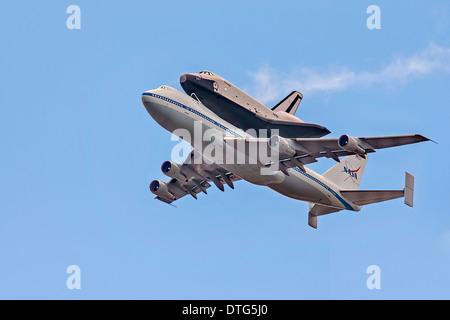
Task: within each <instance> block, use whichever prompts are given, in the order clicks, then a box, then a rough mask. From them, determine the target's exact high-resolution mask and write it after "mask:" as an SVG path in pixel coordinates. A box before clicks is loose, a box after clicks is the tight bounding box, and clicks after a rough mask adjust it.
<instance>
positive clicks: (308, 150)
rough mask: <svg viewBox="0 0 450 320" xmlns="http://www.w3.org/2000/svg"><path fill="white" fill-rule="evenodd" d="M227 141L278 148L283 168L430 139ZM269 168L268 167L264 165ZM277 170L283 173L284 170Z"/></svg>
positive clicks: (337, 159) (275, 137)
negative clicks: (266, 144) (265, 143)
mask: <svg viewBox="0 0 450 320" xmlns="http://www.w3.org/2000/svg"><path fill="white" fill-rule="evenodd" d="M225 139H226V140H242V139H243V140H245V141H246V142H248V143H252V142H253V143H255V142H259V143H261V142H264V140H265V141H267V143H268V144H269V145H270V146H271V148H272V149H273V148H278V149H277V150H278V153H279V159H280V162H281V163H282V164H284V165H285V166H286V167H295V166H298V167H300V168H301V169H304V168H303V165H305V164H309V163H312V162H316V161H317V160H316V159H317V158H320V157H326V158H332V159H334V160H336V161H337V162H339V161H340V160H339V157H342V156H348V155H352V154H358V155H360V156H361V157H364V155H365V154H367V153H371V152H375V150H376V149H383V148H389V147H396V146H401V145H406V144H411V143H417V142H422V141H429V140H430V139H428V138H426V137H424V136H422V135H420V134H411V135H401V136H384V137H361V138H354V137H351V136H348V135H343V136H341V137H340V138H283V137H280V136H276V135H275V136H272V137H271V138H270V139H267V138H228V137H227V138H225ZM267 165H269V164H267ZM280 170H282V171H285V170H284V169H283V167H281V168H280Z"/></svg>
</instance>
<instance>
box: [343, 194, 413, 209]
mask: <svg viewBox="0 0 450 320" xmlns="http://www.w3.org/2000/svg"><path fill="white" fill-rule="evenodd" d="M341 194H342V195H343V196H344V197H345V198H346V199H348V200H350V201H351V202H353V203H354V204H356V205H358V206H363V205H366V204H370V203H376V202H382V201H386V200H391V199H397V198H401V197H403V195H404V191H403V190H344V191H341Z"/></svg>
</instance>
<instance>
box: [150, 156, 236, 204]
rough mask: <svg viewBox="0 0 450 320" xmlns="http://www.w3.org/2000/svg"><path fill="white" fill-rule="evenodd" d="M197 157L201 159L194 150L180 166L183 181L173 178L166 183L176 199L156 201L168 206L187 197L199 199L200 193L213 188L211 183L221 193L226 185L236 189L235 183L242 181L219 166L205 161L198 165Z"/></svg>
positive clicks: (157, 197) (164, 198)
mask: <svg viewBox="0 0 450 320" xmlns="http://www.w3.org/2000/svg"><path fill="white" fill-rule="evenodd" d="M195 157H201V155H200V154H199V153H198V152H196V151H195V150H192V151H191V153H190V154H189V155H188V157H187V158H186V160H185V161H184V163H183V164H182V165H181V166H180V172H181V174H182V175H183V179H177V178H172V179H171V180H170V181H169V182H166V185H167V189H168V192H169V193H170V194H171V195H173V197H174V199H168V198H166V197H163V196H158V195H157V196H156V197H155V199H158V200H160V201H162V202H165V203H168V204H170V203H172V202H174V201H175V200H178V199H180V198H182V197H184V196H185V195H191V196H192V197H194V198H195V199H197V194H198V193H200V192H203V193H205V194H207V191H206V190H207V189H208V188H209V187H211V184H210V183H209V182H212V183H213V184H215V185H216V186H217V188H219V189H220V190H221V191H225V188H224V184H227V185H228V186H229V187H230V188H232V189H234V184H233V182H235V181H238V180H241V178H240V177H238V176H237V175H234V174H233V173H231V172H228V171H227V170H225V169H223V168H222V167H220V166H219V165H217V164H206V163H205V161H203V160H202V161H201V164H196V163H195V161H194V159H195Z"/></svg>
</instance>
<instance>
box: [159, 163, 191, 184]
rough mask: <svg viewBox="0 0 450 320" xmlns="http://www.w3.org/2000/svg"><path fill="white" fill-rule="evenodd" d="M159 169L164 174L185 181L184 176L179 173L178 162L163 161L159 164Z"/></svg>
mask: <svg viewBox="0 0 450 320" xmlns="http://www.w3.org/2000/svg"><path fill="white" fill-rule="evenodd" d="M161 171H162V173H164V174H165V175H166V176H168V177H170V178H173V179H177V180H180V181H186V180H187V179H186V176H185V175H184V174H182V173H181V166H180V165H179V164H178V163H175V162H172V161H165V162H164V163H163V164H162V165H161Z"/></svg>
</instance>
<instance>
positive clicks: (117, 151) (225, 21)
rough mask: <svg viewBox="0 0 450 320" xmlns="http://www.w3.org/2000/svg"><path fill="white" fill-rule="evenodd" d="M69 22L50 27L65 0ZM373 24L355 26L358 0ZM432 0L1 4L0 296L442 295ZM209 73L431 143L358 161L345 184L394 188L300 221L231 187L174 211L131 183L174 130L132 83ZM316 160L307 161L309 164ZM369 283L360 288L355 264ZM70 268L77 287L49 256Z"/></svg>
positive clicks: (440, 157)
mask: <svg viewBox="0 0 450 320" xmlns="http://www.w3.org/2000/svg"><path fill="white" fill-rule="evenodd" d="M71 4H76V5H78V6H79V7H80V8H81V29H80V30H69V29H68V28H67V27H66V19H67V18H68V16H69V15H68V14H67V13H66V9H67V7H68V6H69V5H71ZM371 4H376V5H378V6H379V7H380V9H381V29H380V30H369V29H368V28H367V27H366V19H367V18H368V16H369V15H368V14H367V13H366V9H367V7H368V6H369V5H371ZM449 16H450V4H449V3H448V2H447V1H432V2H414V3H411V2H409V1H395V2H393V1H376V2H372V1H370V2H369V1H342V2H340V3H339V5H338V4H337V3H336V2H335V1H316V2H311V1H301V2H300V1H276V2H274V1H246V2H242V1H226V2H224V1H221V2H219V1H189V2H186V1H178V2H162V1H158V2H157V1H129V2H127V3H126V4H125V3H123V4H117V3H115V2H106V1H95V2H94V1H35V2H29V1H14V2H5V1H3V2H2V3H1V4H0V40H1V43H2V50H1V51H0V70H1V72H0V77H1V86H0V93H1V94H0V106H1V110H2V117H0V133H1V137H2V140H1V141H2V143H1V145H2V156H1V157H0V163H1V167H2V170H1V179H0V181H1V182H0V199H1V201H0V204H1V206H0V208H1V210H0V256H1V263H0V298H2V299H11V298H19V299H23V298H25V299H36V298H38V299H80V298H81V299H110V298H114V299H353V298H356V299H418V298H424V299H430V298H438V299H449V298H450V294H449V292H450V277H449V274H448V270H449V269H450V210H449V209H448V205H447V201H446V199H447V198H448V192H447V189H446V181H447V180H448V178H449V174H448V172H449V171H448V168H447V162H448V157H449V156H450V154H449V147H450V145H449V139H448V136H449V126H448V120H449V112H448V107H449V102H448V101H449V98H448V89H449V84H450V37H449V34H450V19H449ZM204 69H206V70H210V71H213V72H215V73H217V74H219V75H221V76H223V77H224V78H226V79H227V80H229V81H230V82H232V83H233V84H235V85H237V86H239V87H241V88H244V89H245V90H246V91H247V92H248V93H250V94H252V95H254V96H255V97H257V98H259V99H261V100H262V101H263V102H264V103H266V105H267V106H269V107H271V106H273V105H274V104H276V103H277V102H278V101H279V100H281V99H282V98H283V97H284V95H285V94H286V92H288V91H289V90H298V91H300V92H302V93H303V94H304V99H303V101H302V103H301V105H300V107H299V110H298V111H297V114H296V115H297V116H299V117H300V118H302V119H303V120H305V121H308V122H314V123H320V124H322V125H325V126H326V127H327V128H328V129H330V130H331V131H332V133H331V134H330V136H333V137H337V136H339V135H341V134H350V135H354V136H375V135H393V134H409V133H421V134H423V135H425V136H427V137H429V138H431V139H433V140H435V141H437V142H438V144H434V143H431V142H430V143H422V144H418V145H411V146H405V147H399V148H393V149H389V150H382V151H379V152H377V153H375V154H374V155H372V156H371V157H370V160H369V162H368V165H367V167H366V171H365V174H364V179H363V181H362V183H361V189H397V188H402V187H403V183H404V181H403V180H404V171H408V172H411V173H412V174H414V175H415V178H416V188H415V207H414V208H412V209H411V208H409V207H407V206H405V205H404V204H403V202H402V201H401V200H394V201H390V202H386V203H380V204H375V205H372V206H367V207H365V208H363V210H362V211H361V212H360V213H356V214H352V213H350V212H341V213H337V214H332V215H329V216H326V217H322V218H321V219H319V228H318V230H314V229H312V228H310V227H308V226H307V204H306V203H303V202H299V201H295V200H292V199H288V198H285V197H283V196H281V195H279V194H277V193H275V192H273V191H271V190H270V189H267V188H264V187H260V186H254V185H251V184H249V183H247V182H242V181H241V182H238V183H236V189H235V190H230V189H226V192H225V193H224V194H222V193H221V192H220V191H219V190H217V189H210V190H211V191H210V192H208V195H207V196H204V195H200V196H199V200H198V201H195V200H194V199H192V198H190V197H189V198H188V197H185V198H183V199H182V200H180V202H178V203H177V207H178V208H173V207H170V206H167V205H165V204H164V203H160V202H158V201H154V200H153V196H152V195H151V194H150V192H149V190H148V185H149V183H150V181H151V180H153V179H163V178H164V176H163V174H162V173H161V172H160V165H161V163H162V162H163V161H165V160H167V159H169V157H170V152H171V149H172V147H173V146H174V142H171V141H170V134H169V133H168V132H167V131H165V130H164V129H163V128H161V127H160V126H159V125H158V124H157V123H156V122H155V121H154V120H153V119H152V118H151V117H150V116H149V115H148V114H147V112H146V110H145V108H144V107H143V105H142V103H141V97H140V96H141V93H142V92H143V91H145V90H148V89H153V88H156V87H157V86H159V85H162V84H166V85H170V86H173V87H175V88H178V89H181V87H180V85H179V83H178V79H179V76H180V75H181V74H183V73H186V72H197V71H200V70H204ZM332 165H333V160H329V159H322V160H321V161H319V163H317V164H313V165H311V166H310V167H311V168H312V169H314V170H317V171H318V172H320V173H322V172H324V171H325V170H326V169H327V168H328V167H330V166H332ZM373 264H375V265H378V266H379V267H380V270H381V289H380V290H369V289H367V287H366V279H367V278H368V276H369V275H368V274H367V273H366V269H367V267H368V266H369V265H373ZM69 265H78V266H79V267H80V269H81V290H69V289H67V287H66V279H67V277H68V274H66V268H67V267H68V266H69Z"/></svg>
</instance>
